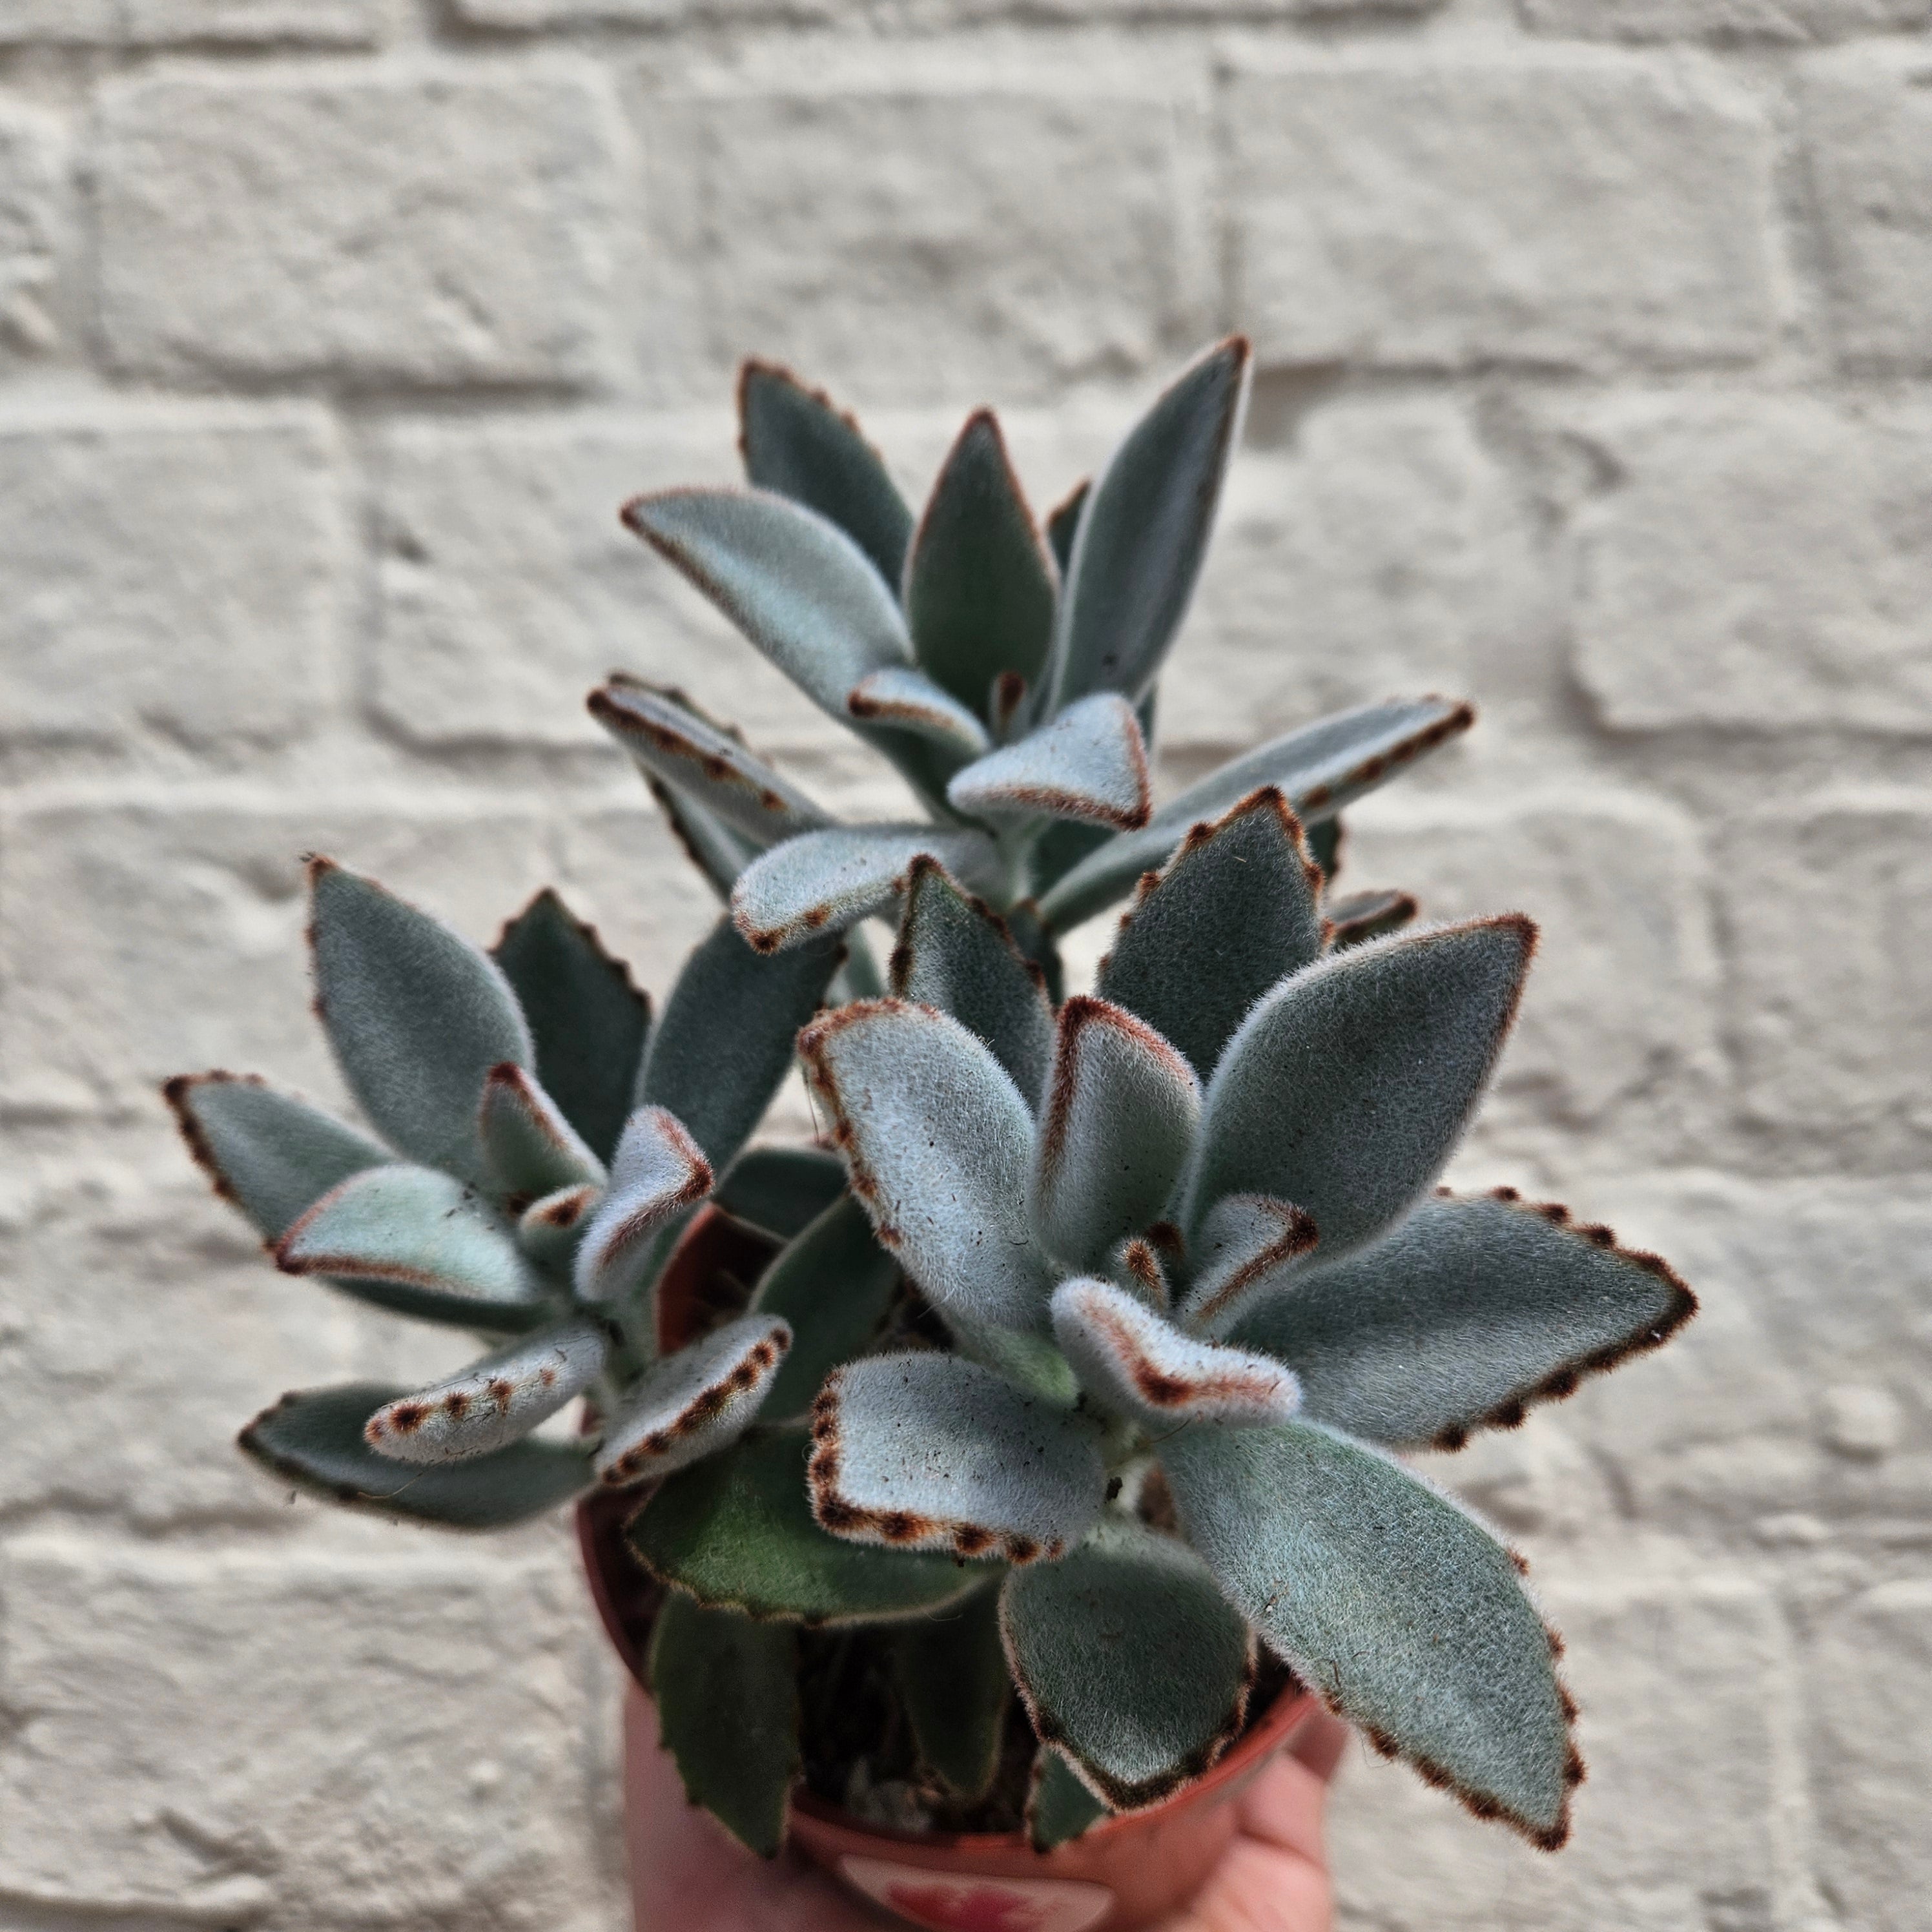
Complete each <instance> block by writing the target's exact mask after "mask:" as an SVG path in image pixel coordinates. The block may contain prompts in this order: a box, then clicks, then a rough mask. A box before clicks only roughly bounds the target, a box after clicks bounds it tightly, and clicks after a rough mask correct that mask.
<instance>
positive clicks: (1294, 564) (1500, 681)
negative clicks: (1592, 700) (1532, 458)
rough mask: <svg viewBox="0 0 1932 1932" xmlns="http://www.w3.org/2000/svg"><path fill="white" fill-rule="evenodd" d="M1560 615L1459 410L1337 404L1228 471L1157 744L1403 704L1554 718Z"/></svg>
mask: <svg viewBox="0 0 1932 1932" xmlns="http://www.w3.org/2000/svg"><path fill="white" fill-rule="evenodd" d="M1267 401H1268V396H1267V387H1266V385H1264V386H1263V389H1262V395H1261V396H1260V397H1259V398H1258V399H1257V402H1256V409H1255V414H1256V416H1260V415H1261V414H1262V411H1263V409H1264V407H1265V404H1266V402H1267ZM1550 606H1551V598H1550V592H1549V589H1548V586H1547V583H1546V582H1545V573H1544V567H1543V565H1541V562H1540V561H1539V559H1538V554H1537V546H1536V540H1535V530H1534V529H1533V527H1532V523H1531V520H1530V516H1529V511H1528V509H1527V508H1526V505H1524V504H1523V502H1522V500H1521V499H1520V493H1519V492H1518V491H1517V489H1516V487H1515V486H1514V484H1513V483H1512V481H1511V478H1510V476H1509V474H1508V472H1507V471H1506V470H1505V468H1504V467H1503V466H1502V464H1500V463H1499V462H1498V461H1497V460H1496V458H1494V457H1493V455H1491V454H1490V452H1488V451H1487V449H1485V448H1484V446H1483V445H1482V443H1481V441H1480V440H1478V437H1477V435H1476V434H1475V429H1474V428H1473V426H1472V424H1471V422H1470V420H1469V416H1468V414H1467V413H1466V411H1465V410H1463V407H1461V406H1460V404H1457V403H1455V402H1453V401H1448V400H1445V399H1442V398H1435V397H1430V398H1413V399H1405V400H1403V401H1399V402H1394V403H1388V402H1382V401H1377V402H1371V403H1357V402H1352V401H1343V402H1338V403H1334V404H1329V405H1328V406H1327V407H1323V408H1320V409H1318V410H1315V411H1314V412H1313V413H1312V414H1311V415H1310V416H1308V417H1307V419H1305V420H1304V421H1303V422H1301V424H1300V425H1298V428H1297V429H1296V431H1295V435H1294V437H1293V440H1292V443H1289V446H1287V447H1286V449H1244V450H1242V451H1241V452H1239V453H1238V455H1237V456H1236V458H1235V463H1234V466H1233V467H1232V469H1231V470H1230V472H1229V478H1228V484H1227V488H1226V494H1225V495H1224V496H1223V500H1222V507H1221V513H1220V520H1219V523H1218V524H1217V528H1216V531H1215V535H1214V547H1213V548H1212V550H1211V551H1210V552H1209V554H1208V565H1207V568H1206V569H1205V571H1204V572H1203V573H1202V580H1201V583H1200V587H1199V590H1198V592H1196V598H1195V601H1194V605H1193V609H1192V610H1190V613H1189V614H1188V617H1187V622H1186V624H1185V625H1184V628H1183V629H1182V631H1181V634H1180V637H1178V640H1177V641H1176V643H1175V649H1174V652H1173V655H1172V658H1170V660H1169V662H1170V664H1171V666H1172V669H1171V670H1170V672H1169V675H1168V676H1167V678H1166V681H1165V682H1164V683H1163V686H1162V688H1161V696H1160V742H1161V743H1162V744H1163V745H1165V746H1166V747H1168V748H1192V747H1202V748H1215V749H1219V750H1228V749H1232V748H1235V740H1236V738H1237V734H1238V742H1239V744H1240V745H1242V746H1245V745H1247V744H1248V743H1250V742H1260V741H1262V740H1263V739H1267V738H1269V737H1271V736H1275V735H1277V733H1281V732H1283V731H1286V730H1291V729H1292V728H1293V727H1295V726H1296V725H1298V724H1304V723H1306V722H1307V721H1308V720H1309V719H1310V718H1313V717H1315V716H1317V715H1319V714H1320V713H1322V712H1325V711H1328V710H1330V709H1340V708H1342V707H1344V706H1350V705H1355V704H1361V703H1367V702H1370V701H1373V700H1377V699H1380V698H1383V697H1388V696H1389V695H1390V694H1392V693H1394V692H1397V691H1409V692H1415V693H1420V692H1423V691H1456V692H1467V693H1469V694H1471V695H1472V696H1475V697H1478V698H1479V699H1481V700H1484V703H1486V704H1487V702H1488V701H1489V700H1490V699H1492V698H1495V699H1497V700H1500V701H1502V702H1503V703H1507V704H1509V705H1511V706H1524V705H1528V704H1533V703H1535V702H1536V701H1537V700H1538V698H1539V697H1540V698H1541V702H1542V703H1543V704H1544V706H1546V707H1547V706H1549V705H1550V703H1553V701H1554V700H1553V687H1554V685H1555V682H1556V679H1557V677H1558V676H1560V675H1561V672H1562V664H1561V658H1560V653H1559V652H1558V650H1557V649H1556V647H1555V645H1554V642H1553V633H1554V625H1553V623H1552V622H1551V621H1550ZM1499 728H1500V729H1507V727H1506V726H1504V727H1499ZM1485 735H1486V736H1488V735H1490V734H1487V733H1486V734H1485Z"/></svg>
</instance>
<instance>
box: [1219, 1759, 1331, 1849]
mask: <svg viewBox="0 0 1932 1932" xmlns="http://www.w3.org/2000/svg"><path fill="white" fill-rule="evenodd" d="M1327 1802H1328V1780H1327V1779H1326V1778H1323V1777H1321V1776H1319V1775H1317V1774H1316V1772H1313V1771H1311V1770H1310V1769H1309V1768H1308V1766H1307V1765H1305V1764H1304V1763H1302V1762H1301V1759H1299V1758H1298V1757H1293V1756H1291V1755H1286V1754H1285V1755H1283V1756H1282V1757H1278V1758H1277V1759H1276V1760H1274V1763H1272V1764H1271V1765H1270V1766H1268V1769H1267V1770H1265V1772H1262V1775H1261V1776H1260V1777H1259V1778H1256V1780H1255V1781H1254V1783H1253V1784H1251V1785H1250V1786H1249V1787H1248V1788H1247V1790H1246V1791H1245V1792H1244V1793H1243V1794H1242V1796H1241V1813H1240V1817H1241V1829H1242V1831H1243V1832H1244V1833H1245V1834H1246V1835H1247V1836H1248V1837H1249V1838H1252V1839H1253V1840H1254V1841H1256V1843H1259V1844H1260V1845H1262V1846H1268V1847H1271V1848H1272V1849H1274V1850H1277V1851H1283V1852H1294V1853H1295V1855H1297V1856H1298V1857H1300V1858H1306V1859H1307V1860H1308V1861H1309V1862H1310V1864H1313V1865H1315V1866H1316V1867H1319V1866H1320V1865H1321V1864H1322V1813H1323V1810H1324V1808H1325V1805H1326V1804H1327Z"/></svg>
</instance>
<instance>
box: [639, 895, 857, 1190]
mask: <svg viewBox="0 0 1932 1932" xmlns="http://www.w3.org/2000/svg"><path fill="white" fill-rule="evenodd" d="M837 967H838V945H837V943H836V942H835V941H820V942H818V943H817V944H813V945H809V946H800V947H796V948H794V949H793V950H792V951H791V952H790V953H786V954H785V955H784V956H782V957H781V958H778V959H761V958H760V957H759V956H758V955H757V953H754V952H753V951H752V950H751V948H750V947H748V946H747V945H746V944H745V942H744V941H743V940H742V938H740V937H739V935H738V933H737V932H736V930H735V929H733V926H732V924H731V922H730V920H729V919H720V920H719V921H718V923H717V925H716V926H713V927H712V929H711V932H710V933H709V935H708V936H707V937H706V939H705V941H703V944H701V945H700V947H698V948H697V951H696V952H694V953H692V955H691V958H690V959H688V961H687V962H685V968H684V970H683V971H682V973H680V974H679V975H678V978H677V983H676V985H675V986H673V987H672V989H671V992H670V998H669V999H668V1000H667V1001H665V1003H664V1013H663V1016H662V1017H661V1019H659V1020H658V1024H657V1026H656V1028H655V1030H654V1031H652V1034H651V1039H650V1045H649V1047H648V1048H647V1049H646V1052H645V1055H644V1064H643V1070H642V1072H641V1073H640V1076H639V1079H638V1082H637V1103H638V1105H640V1106H660V1107H664V1108H667V1109H669V1110H670V1112H672V1113H673V1114H675V1115H676V1116H677V1118H679V1120H680V1121H682V1122H683V1123H684V1124H685V1127H686V1128H688V1130H689V1131H690V1133H691V1138H692V1139H694V1140H695V1141H696V1142H697V1144H698V1145H699V1146H700V1147H701V1148H703V1150H704V1152H705V1156H706V1158H707V1159H708V1160H709V1161H710V1163H711V1165H712V1169H713V1170H714V1171H715V1172H718V1173H722V1172H724V1169H726V1168H727V1167H728V1166H730V1163H731V1162H732V1160H733V1159H734V1158H735V1157H736V1154H737V1153H738V1151H739V1148H742V1146H743V1145H745V1142H746V1141H747V1140H748V1139H750V1138H751V1130H752V1129H753V1128H754V1127H756V1126H757V1124H758V1122H759V1121H760V1119H761V1118H763V1115H764V1111H765V1109H766V1107H767V1106H769V1105H770V1103H771V1098H772V1095H773V1094H775V1093H776V1092H777V1091H778V1085H779V1083H780V1082H781V1081H782V1080H783V1079H784V1077H785V1075H786V1074H787V1072H789V1071H790V1067H791V1064H792V1058H793V1055H792V1043H793V1040H794V1039H795V1038H796V1036H797V1033H798V1030H799V1028H800V1027H802V1025H804V1024H805V1022H806V1021H807V1020H808V1019H811V1016H812V1014H813V1013H814V1010H816V1009H817V1005H818V1002H819V999H820V996H821V995H823V992H824V991H825V989H826V985H827V983H829V981H830V980H831V977H832V974H833V972H834V971H835V970H836V969H837Z"/></svg>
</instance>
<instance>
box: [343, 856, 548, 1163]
mask: <svg viewBox="0 0 1932 1932" xmlns="http://www.w3.org/2000/svg"><path fill="white" fill-rule="evenodd" d="M309 893H310V898H311V906H312V917H311V922H310V926H309V939H310V944H311V946H312V947H313V948H314V956H315V992H316V1004H317V1007H318V1008H319V1009H320V1012H321V1015H322V1022H323V1025H324V1026H325V1027H326V1028H327V1029H328V1032H329V1045H330V1046H332V1047H333V1048H334V1049H335V1058H336V1061H337V1064H338V1065H339V1066H340V1067H341V1069H342V1073H343V1077H344V1079H346V1080H347V1082H348V1083H349V1088H350V1092H352V1093H353V1094H354V1095H355V1096H356V1100H358V1102H359V1103H360V1104H361V1106H362V1111H363V1112H364V1113H365V1114H366V1115H368V1117H369V1119H370V1121H371V1124H373V1125H374V1127H376V1128H377V1130H378V1131H379V1132H380V1133H381V1134H382V1135H383V1137H384V1139H386V1140H387V1141H388V1142H389V1144H390V1145H392V1147H394V1148H395V1149H396V1151H398V1153H399V1154H404V1155H406V1156H407V1157H408V1158H409V1159H410V1160H417V1161H420V1162H422V1163H423V1165H424V1166H426V1167H440V1168H441V1169H443V1170H444V1171H445V1172H446V1173H449V1174H453V1175H457V1176H458V1178H460V1179H462V1180H464V1181H474V1182H478V1183H482V1182H485V1181H487V1179H488V1178H489V1175H488V1170H487V1166H486V1164H485V1163H484V1157H483V1149H482V1145H481V1142H479V1140H478V1138H477V1131H476V1114H477V1108H478V1105H479V1104H480V1103H481V1100H482V1098H483V1081H484V1076H486V1075H487V1073H489V1071H490V1068H491V1067H494V1066H496V1065H497V1064H499V1062H502V1061H514V1063H515V1064H517V1066H519V1067H527V1066H529V1064H530V1063H531V1061H532V1059H533V1058H535V1049H534V1048H533V1047H532V1045H531V1042H530V1035H529V1028H528V1027H527V1026H526V1025H525V1024H524V1022H523V1014H522V1013H521V1011H520V1010H519V1009H518V1007H517V1000H516V995H514V993H512V992H511V990H510V983H509V982H508V980H506V979H505V978H504V977H503V975H502V972H501V971H500V970H499V968H498V967H497V966H496V963H495V962H493V960H490V959H488V958H487V957H486V956H484V954H483V953H480V952H478V950H477V949H476V948H475V947H473V946H472V945H471V944H469V941H467V940H466V939H463V938H460V937H459V936H458V935H457V934H456V933H455V932H452V931H451V930H450V929H449V927H448V926H445V925H444V924H443V922H442V921H441V920H440V919H431V917H430V916H429V915H428V913H422V912H419V911H418V910H416V907H414V906H412V905H408V904H405V903H404V901H402V900H401V899H399V898H396V897H395V895H394V894H393V893H390V892H386V891H384V890H383V888H382V887H381V886H379V885H377V883H376V882H375V881H374V880H373V879H365V878H364V877H362V876H361V875H360V874H358V873H355V872H350V871H344V868H342V867H341V866H340V865H337V864H336V863H335V862H334V861H333V860H332V859H311V861H310V862H309Z"/></svg>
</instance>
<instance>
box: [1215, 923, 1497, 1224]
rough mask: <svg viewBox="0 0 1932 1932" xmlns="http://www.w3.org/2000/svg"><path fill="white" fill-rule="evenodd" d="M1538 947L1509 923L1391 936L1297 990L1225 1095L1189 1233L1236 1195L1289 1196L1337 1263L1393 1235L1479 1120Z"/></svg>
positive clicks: (1250, 1049) (1275, 997)
mask: <svg viewBox="0 0 1932 1932" xmlns="http://www.w3.org/2000/svg"><path fill="white" fill-rule="evenodd" d="M1534 944H1535V927H1534V926H1532V925H1531V924H1530V922H1529V920H1527V919H1525V918H1523V916H1521V915H1520V914H1517V913H1508V914H1505V915H1503V916H1502V917H1500V918H1497V919H1484V920H1478V921H1473V922H1471V923H1469V924H1468V925H1465V926H1444V927H1439V928H1436V929H1433V930H1431V931H1428V932H1418V933H1415V934H1410V935H1401V936H1400V937H1397V938H1393V939H1385V940H1379V941H1376V943H1375V944H1373V945H1370V946H1364V947H1355V948H1352V950H1349V951H1348V952H1346V953H1336V954H1332V955H1331V956H1329V957H1328V958H1327V959H1324V960H1322V962H1320V963H1319V964H1318V965H1314V966H1311V967H1310V968H1307V970H1306V971H1303V972H1301V973H1299V974H1296V975H1295V977H1293V978H1292V979H1290V980H1284V981H1283V983H1282V984H1281V985H1280V986H1278V987H1277V988H1276V989H1275V990H1274V992H1271V993H1270V994H1268V995H1266V996H1265V998H1263V999H1262V1001H1260V1003H1259V1004H1258V1005H1257V1006H1256V1007H1255V1010H1254V1011H1253V1013H1250V1016H1248V1018H1247V1020H1246V1021H1245V1022H1243V1024H1242V1026H1241V1031H1239V1032H1238V1034H1236V1035H1235V1037H1234V1039H1233V1040H1231V1041H1230V1042H1229V1044H1228V1048H1227V1050H1226V1052H1225V1053H1224V1054H1223V1056H1222V1059H1221V1064H1220V1067H1219V1069H1218V1070H1217V1071H1216V1073H1215V1076H1214V1079H1213V1081H1212V1082H1211V1083H1210V1085H1209V1087H1208V1095H1207V1099H1206V1100H1205V1103H1203V1105H1202V1114H1201V1140H1200V1148H1201V1151H1200V1154H1199V1159H1198V1161H1197V1163H1196V1169H1195V1172H1194V1173H1193V1175H1191V1176H1190V1180H1189V1182H1188V1184H1187V1192H1186V1203H1187V1205H1186V1208H1185V1211H1184V1219H1183V1226H1184V1227H1185V1228H1187V1229H1193V1228H1194V1227H1195V1226H1198V1224H1199V1221H1200V1220H1201V1217H1202V1214H1203V1213H1204V1212H1205V1210H1206V1209H1207V1208H1209V1207H1211V1205H1213V1204H1214V1202H1217V1201H1219V1200H1220V1199H1222V1198H1223V1196H1226V1195H1229V1194H1267V1195H1273V1196H1276V1197H1277V1198H1278V1199H1281V1200H1284V1201H1292V1202H1294V1203H1295V1205H1297V1206H1298V1207H1299V1208H1303V1209H1304V1210H1305V1211H1307V1213H1309V1214H1311V1215H1313V1217H1314V1218H1315V1225H1316V1228H1317V1229H1319V1230H1320V1234H1321V1245H1320V1247H1319V1250H1318V1251H1317V1252H1318V1253H1319V1256H1320V1259H1321V1260H1322V1262H1331V1261H1334V1260H1339V1259H1340V1257H1341V1256H1343V1255H1344V1254H1346V1253H1348V1252H1349V1250H1351V1249H1352V1248H1355V1247H1358V1246H1360V1245H1361V1244H1363V1243H1364V1242H1365V1241H1370V1240H1373V1238H1375V1236H1376V1235H1378V1234H1379V1233H1380V1232H1382V1230H1383V1229H1385V1228H1387V1227H1388V1226H1390V1225H1391V1223H1393V1222H1394V1220H1395V1219H1396V1217H1397V1216H1398V1215H1399V1214H1401V1213H1403V1211H1404V1210H1405V1209H1406V1208H1408V1207H1409V1205H1410V1203H1411V1202H1413V1201H1414V1200H1415V1199H1416V1197H1417V1196H1418V1195H1420V1194H1421V1193H1422V1192H1423V1190H1424V1189H1425V1188H1427V1187H1428V1186H1429V1185H1430V1183H1431V1182H1432V1181H1434V1179H1435V1178H1436V1175H1437V1174H1438V1173H1439V1172H1440V1171H1441V1169H1442V1164H1443V1163H1444V1162H1445V1160H1448V1157H1449V1154H1450V1152H1451V1150H1452V1149H1453V1148H1454V1146H1455V1144H1456V1142H1457V1139H1459V1138H1460V1136H1461V1133H1462V1131H1463V1126H1464V1124H1465V1123H1466V1121H1468V1119H1469V1115H1470V1114H1471V1113H1472V1112H1473V1111H1474V1109H1475V1105H1476V1103H1477V1101H1478V1099H1479V1098H1480V1097H1481V1094H1482V1091H1483V1088H1484V1085H1486V1084H1487V1082H1488V1080H1489V1077H1490V1069H1491V1068H1492V1067H1493V1065H1494V1064H1495V1061H1496V1055H1497V1053H1498V1052H1499V1050H1500V1049H1501V1047H1502V1040H1503V1037H1504V1035H1505V1033H1506V1032H1507V1031H1508V1028H1509V1025H1510V1022H1511V1019H1513V1018H1514V1016H1515V1013H1516V1004H1517V998H1518V997H1519V995H1520V993H1521V991H1522V987H1523V974H1524V972H1525V971H1526V968H1527V967H1528V965H1529V954H1530V951H1531V949H1532V947H1533V946H1534Z"/></svg>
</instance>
